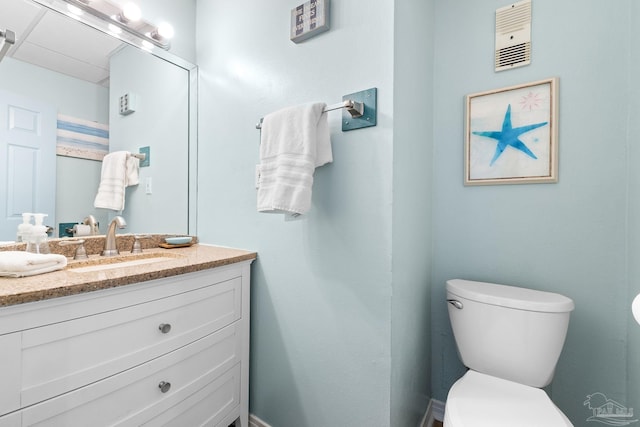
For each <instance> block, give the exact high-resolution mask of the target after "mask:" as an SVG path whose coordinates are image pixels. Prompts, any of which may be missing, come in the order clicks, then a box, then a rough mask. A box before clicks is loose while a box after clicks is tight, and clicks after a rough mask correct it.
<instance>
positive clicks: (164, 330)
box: [158, 323, 171, 334]
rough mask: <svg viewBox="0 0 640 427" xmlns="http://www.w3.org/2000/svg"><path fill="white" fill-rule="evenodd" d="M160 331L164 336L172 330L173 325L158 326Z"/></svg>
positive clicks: (163, 324) (162, 324)
mask: <svg viewBox="0 0 640 427" xmlns="http://www.w3.org/2000/svg"><path fill="white" fill-rule="evenodd" d="M158 329H160V332H162V333H163V334H168V333H169V331H170V330H171V324H169V323H161V324H160V326H158Z"/></svg>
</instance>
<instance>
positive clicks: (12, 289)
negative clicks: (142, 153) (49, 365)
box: [0, 236, 256, 306]
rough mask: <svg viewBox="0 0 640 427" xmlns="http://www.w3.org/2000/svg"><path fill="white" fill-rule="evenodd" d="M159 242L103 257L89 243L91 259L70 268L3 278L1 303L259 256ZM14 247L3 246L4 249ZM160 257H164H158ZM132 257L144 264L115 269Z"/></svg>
mask: <svg viewBox="0 0 640 427" xmlns="http://www.w3.org/2000/svg"><path fill="white" fill-rule="evenodd" d="M118 238H120V236H118ZM90 239H96V241H95V243H96V245H95V246H96V247H98V246H100V245H99V243H100V241H99V239H100V237H95V238H90ZM123 239H126V236H123ZM145 240H146V239H145ZM103 241H104V240H103ZM158 241H162V237H157V238H156V236H154V239H149V242H147V243H143V247H146V248H145V249H144V250H143V253H142V254H131V253H130V252H128V251H122V250H120V254H121V255H119V256H116V257H101V256H100V255H98V254H96V253H95V252H94V251H93V250H90V247H91V245H90V244H87V245H86V246H87V252H88V253H89V254H90V255H89V260H84V261H82V260H81V261H74V260H71V259H70V260H69V263H68V265H67V267H66V268H65V269H63V270H59V271H54V272H51V273H45V274H41V275H37V276H29V277H22V278H10V277H0V306H8V305H15V304H22V303H26V302H33V301H40V300H44V299H50V298H56V297H61V296H67V295H75V294H79V293H83V292H89V291H95V290H99V289H107V288H113V287H116V286H123V285H130V284H133V283H138V282H145V281H148V280H154V279H160V278H163V277H171V276H176V275H179V274H185V273H191V272H194V271H200V270H206V269H210V268H215V267H220V266H223V265H228V264H233V263H237V262H241V261H248V260H253V259H255V258H256V253H255V252H251V251H246V250H241V249H233V248H225V247H218V246H209V245H204V244H194V245H192V246H190V247H185V248H172V249H163V248H160V247H157V242H158ZM87 243H90V242H87ZM150 246H151V247H150ZM51 247H52V252H53V251H54V245H53V244H51ZM119 247H120V245H119ZM64 248H65V250H67V249H68V248H69V246H65V247H64ZM10 249H11V248H7V247H3V248H1V249H0V250H10ZM92 254H93V255H92ZM70 255H72V254H70ZM158 257H162V258H161V259H158ZM146 258H154V260H153V262H149V263H144V262H145V261H144V259H146ZM130 260H141V261H140V262H141V264H138V265H129V266H119V267H117V268H112V267H113V266H114V265H115V263H117V262H119V261H130ZM147 261H149V260H147ZM95 265H104V266H106V267H107V268H104V269H101V268H100V267H96V268H93V269H92V268H88V269H87V268H86V267H93V266H95ZM87 270H89V271H87Z"/></svg>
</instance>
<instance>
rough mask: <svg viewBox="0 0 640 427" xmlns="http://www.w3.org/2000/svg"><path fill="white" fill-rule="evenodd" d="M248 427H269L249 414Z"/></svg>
mask: <svg viewBox="0 0 640 427" xmlns="http://www.w3.org/2000/svg"><path fill="white" fill-rule="evenodd" d="M249 427H271V426H270V425H269V424H267V423H265V422H264V421H262V420H261V419H260V418H258V417H256V416H255V415H253V414H249Z"/></svg>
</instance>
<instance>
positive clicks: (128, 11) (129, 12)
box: [122, 3, 142, 22]
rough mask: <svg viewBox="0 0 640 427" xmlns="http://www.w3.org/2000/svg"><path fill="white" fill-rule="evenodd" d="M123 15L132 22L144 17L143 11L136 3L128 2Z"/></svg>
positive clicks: (123, 9)
mask: <svg viewBox="0 0 640 427" xmlns="http://www.w3.org/2000/svg"><path fill="white" fill-rule="evenodd" d="M122 16H124V18H125V19H128V20H129V21H131V22H137V21H139V20H140V18H142V11H141V10H140V8H139V7H138V5H137V4H135V3H127V4H125V5H124V7H123V8H122Z"/></svg>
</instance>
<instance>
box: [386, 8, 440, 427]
mask: <svg viewBox="0 0 640 427" xmlns="http://www.w3.org/2000/svg"><path fill="white" fill-rule="evenodd" d="M433 22H434V16H433V1H407V0H401V1H396V2H395V15H394V60H393V63H394V82H393V85H394V95H393V99H394V106H393V113H394V114H393V245H392V260H393V263H392V271H393V297H392V304H391V424H390V425H391V426H417V425H418V423H419V421H420V419H421V418H422V416H424V413H425V410H426V408H427V406H428V404H429V398H430V395H431V389H430V384H429V383H430V377H431V355H430V352H431V346H430V345H431V310H430V301H431V274H432V268H433V267H432V262H431V259H432V256H433V254H432V231H431V230H432V215H431V208H432V206H431V194H432V187H433V180H432V173H433V165H432V163H433Z"/></svg>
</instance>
